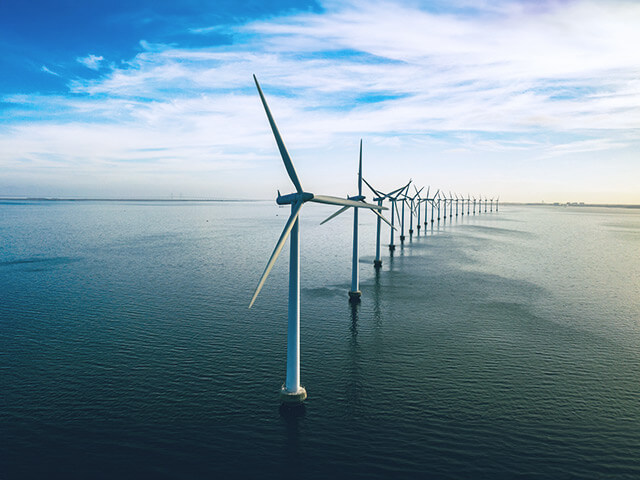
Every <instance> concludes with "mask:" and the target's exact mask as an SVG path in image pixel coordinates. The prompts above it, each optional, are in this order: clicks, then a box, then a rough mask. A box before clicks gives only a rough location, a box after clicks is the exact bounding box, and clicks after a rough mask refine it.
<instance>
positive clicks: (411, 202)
mask: <svg viewBox="0 0 640 480" xmlns="http://www.w3.org/2000/svg"><path fill="white" fill-rule="evenodd" d="M413 188H415V190H416V194H415V195H414V196H413V197H408V198H409V210H410V211H409V236H411V235H413V217H414V216H415V211H416V198H418V208H420V206H419V205H420V199H419V197H420V192H421V191H422V190H424V187H422V188H421V189H420V190H418V189H417V188H416V186H415V185H414V186H413ZM418 228H420V218H418Z"/></svg>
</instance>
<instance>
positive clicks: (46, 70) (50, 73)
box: [40, 65, 60, 77]
mask: <svg viewBox="0 0 640 480" xmlns="http://www.w3.org/2000/svg"><path fill="white" fill-rule="evenodd" d="M40 70H42V71H43V72H44V73H48V74H49V75H55V76H56V77H59V76H60V74H59V73H56V72H54V71H53V70H50V69H49V68H47V66H46V65H42V67H40Z"/></svg>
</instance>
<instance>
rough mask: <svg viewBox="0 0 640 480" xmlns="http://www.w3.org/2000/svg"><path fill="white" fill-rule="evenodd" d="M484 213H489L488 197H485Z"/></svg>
mask: <svg viewBox="0 0 640 480" xmlns="http://www.w3.org/2000/svg"><path fill="white" fill-rule="evenodd" d="M484 213H487V196H486V195H485V197H484Z"/></svg>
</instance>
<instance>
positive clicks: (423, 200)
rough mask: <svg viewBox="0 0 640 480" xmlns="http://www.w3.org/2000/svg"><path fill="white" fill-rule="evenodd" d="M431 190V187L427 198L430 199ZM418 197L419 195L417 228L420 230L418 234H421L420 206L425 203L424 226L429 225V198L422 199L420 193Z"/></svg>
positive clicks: (428, 188)
mask: <svg viewBox="0 0 640 480" xmlns="http://www.w3.org/2000/svg"><path fill="white" fill-rule="evenodd" d="M414 188H415V187H414ZM423 188H424V187H423ZM430 189H431V187H427V197H429V190H430ZM417 195H418V218H417V220H416V222H417V225H416V228H417V229H418V233H420V204H421V203H422V202H424V224H425V225H427V198H422V197H421V196H420V193H419V192H418V194H417Z"/></svg>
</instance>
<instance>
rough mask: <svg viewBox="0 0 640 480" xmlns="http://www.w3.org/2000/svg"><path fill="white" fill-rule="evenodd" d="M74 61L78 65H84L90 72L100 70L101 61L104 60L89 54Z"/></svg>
mask: <svg viewBox="0 0 640 480" xmlns="http://www.w3.org/2000/svg"><path fill="white" fill-rule="evenodd" d="M76 60H77V61H78V63H81V64H82V65H84V66H85V67H87V68H90V69H91V70H100V63H102V61H103V60H104V57H102V56H97V55H93V54H89V55H88V56H86V57H78V58H76Z"/></svg>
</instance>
